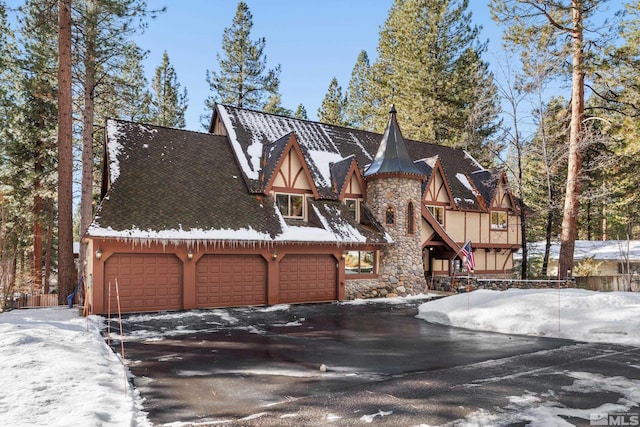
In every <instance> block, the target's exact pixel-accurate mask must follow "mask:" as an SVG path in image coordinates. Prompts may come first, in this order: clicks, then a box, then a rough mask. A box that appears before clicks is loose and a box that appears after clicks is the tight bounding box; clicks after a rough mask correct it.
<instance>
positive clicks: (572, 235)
mask: <svg viewBox="0 0 640 427" xmlns="http://www.w3.org/2000/svg"><path fill="white" fill-rule="evenodd" d="M572 9H573V10H572V21H573V32H572V34H571V37H572V38H573V47H572V49H573V52H572V55H573V71H572V85H571V125H570V134H569V162H568V172H567V188H566V192H565V199H564V211H563V216H562V235H561V241H560V259H559V260H558V278H559V279H565V278H568V277H570V275H571V271H572V269H573V252H574V249H575V244H576V237H577V225H578V209H579V206H580V199H579V196H580V174H581V170H582V139H583V129H584V127H583V117H584V57H583V29H582V24H583V22H582V9H583V1H582V0H573V1H572Z"/></svg>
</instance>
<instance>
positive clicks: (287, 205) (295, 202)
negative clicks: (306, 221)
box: [276, 193, 304, 219]
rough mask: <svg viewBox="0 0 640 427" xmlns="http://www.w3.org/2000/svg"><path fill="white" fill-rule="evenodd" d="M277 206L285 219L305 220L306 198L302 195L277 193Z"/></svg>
mask: <svg viewBox="0 0 640 427" xmlns="http://www.w3.org/2000/svg"><path fill="white" fill-rule="evenodd" d="M276 206H277V207H278V210H279V211H280V213H281V214H282V216H283V217H285V218H299V219H302V218H304V196H303V195H302V194H283V193H276Z"/></svg>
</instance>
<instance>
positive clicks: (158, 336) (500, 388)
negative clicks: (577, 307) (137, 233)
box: [112, 301, 640, 426]
mask: <svg viewBox="0 0 640 427" xmlns="http://www.w3.org/2000/svg"><path fill="white" fill-rule="evenodd" d="M420 303H421V302H420V301H407V302H404V303H402V304H389V303H367V304H340V303H331V304H313V305H294V306H290V307H289V306H276V307H270V308H264V307H262V308H260V307H255V308H230V309H217V310H207V311H204V310H202V311H191V312H184V313H166V314H147V315H130V316H127V317H126V318H125V322H124V337H125V338H124V339H125V350H126V358H127V360H128V363H129V368H130V370H131V372H132V374H133V375H134V376H135V378H134V379H133V382H134V384H135V386H136V387H137V389H138V391H139V392H140V394H141V395H142V397H143V398H144V399H145V403H144V410H145V411H147V412H148V413H149V419H150V420H151V421H152V422H153V423H154V425H163V424H169V423H177V422H182V423H186V424H180V425H182V426H185V425H190V423H192V424H193V425H198V426H204V425H219V424H222V425H273V426H287V425H291V426H301V425H305V426H306V425H318V426H320V425H327V424H330V425H365V424H368V423H374V424H376V425H389V426H413V425H442V424H446V423H452V424H453V425H455V424H456V423H458V422H461V421H462V420H466V421H465V422H471V423H474V422H475V423H477V424H480V425H482V424H485V425H525V424H526V422H527V420H529V421H531V419H532V417H535V416H537V415H535V414H534V415H529V416H528V415H527V414H528V413H530V412H531V410H532V409H536V408H538V409H540V408H543V409H544V411H546V412H545V413H551V414H552V415H553V416H555V417H556V419H561V420H566V421H568V422H570V423H572V424H575V425H589V415H590V413H591V412H594V411H597V410H601V409H602V408H603V405H605V404H616V403H618V402H619V401H620V399H624V398H625V395H624V391H621V390H617V389H616V388H615V387H613V386H612V387H604V388H602V387H601V388H598V387H597V386H595V385H593V384H597V383H598V382H602V380H599V378H600V379H601V378H615V377H620V378H624V379H627V381H637V380H640V369H637V368H635V367H634V366H635V365H633V363H636V364H637V363H638V362H637V360H638V359H639V356H640V349H637V348H631V347H624V346H615V345H605V344H586V343H576V342H573V341H568V340H560V339H550V338H541V337H530V336H513V335H504V334H494V333H478V332H471V331H467V330H463V329H457V328H451V327H445V326H439V325H433V324H429V323H427V322H425V321H423V320H420V319H417V318H415V315H416V314H417V307H418V305H419V304H420ZM112 344H113V345H114V350H117V351H119V344H118V343H117V341H112ZM584 375H587V378H586V379H585V378H584ZM581 381H582V382H581ZM585 381H586V382H585ZM589 381H590V382H589ZM558 408H560V409H562V410H559V409H558ZM608 408H612V407H608ZM610 410H614V409H610ZM538 412H539V411H538Z"/></svg>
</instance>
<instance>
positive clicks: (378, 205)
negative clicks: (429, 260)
mask: <svg viewBox="0 0 640 427" xmlns="http://www.w3.org/2000/svg"><path fill="white" fill-rule="evenodd" d="M364 177H365V179H366V181H367V205H369V207H370V208H371V210H372V212H373V214H374V215H375V216H376V218H377V219H378V221H380V223H381V224H382V225H383V226H384V227H385V229H386V230H387V232H388V233H389V235H390V236H391V238H392V239H393V244H391V245H388V246H387V247H386V248H385V249H384V250H383V251H382V253H381V255H380V261H379V265H378V275H379V280H380V287H381V288H383V289H385V290H386V292H382V294H386V295H387V296H391V295H393V294H396V295H401V296H403V295H410V294H415V293H419V292H422V291H423V290H425V288H426V286H427V284H426V280H425V277H424V267H423V264H422V242H421V235H420V226H421V218H422V215H421V206H422V202H421V200H422V181H423V180H425V179H426V176H425V175H424V174H423V173H422V172H420V170H419V169H418V168H417V167H416V165H414V163H413V161H412V160H411V158H410V157H409V153H408V152H407V147H406V145H405V142H404V139H403V138H402V133H401V132H400V127H399V126H398V121H397V119H396V109H395V108H394V107H393V106H392V107H391V110H390V111H389V123H388V124H387V128H386V129H385V132H384V135H383V136H382V140H381V141H380V147H379V148H378V152H377V154H376V157H375V159H374V160H373V162H372V163H371V165H369V167H367V169H366V170H365V171H364Z"/></svg>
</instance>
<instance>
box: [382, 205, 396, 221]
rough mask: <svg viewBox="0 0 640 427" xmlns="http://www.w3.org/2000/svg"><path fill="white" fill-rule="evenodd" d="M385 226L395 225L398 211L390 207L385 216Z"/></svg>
mask: <svg viewBox="0 0 640 427" xmlns="http://www.w3.org/2000/svg"><path fill="white" fill-rule="evenodd" d="M384 221H385V224H394V223H395V222H396V211H395V209H393V206H389V207H388V208H387V211H386V212H385V215H384Z"/></svg>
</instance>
